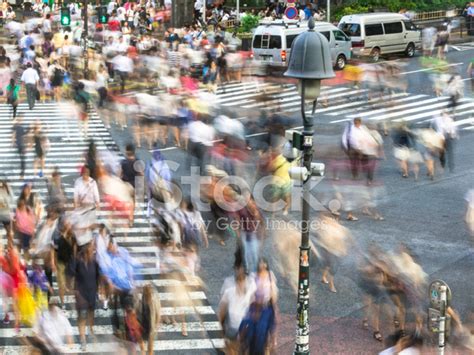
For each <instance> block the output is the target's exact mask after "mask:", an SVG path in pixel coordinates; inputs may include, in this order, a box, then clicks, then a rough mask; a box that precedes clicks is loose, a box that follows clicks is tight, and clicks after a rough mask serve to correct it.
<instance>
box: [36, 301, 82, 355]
mask: <svg viewBox="0 0 474 355" xmlns="http://www.w3.org/2000/svg"><path fill="white" fill-rule="evenodd" d="M34 330H35V335H36V338H37V339H35V340H36V341H35V342H34V343H33V345H36V346H37V345H41V347H40V349H42V350H43V351H44V352H46V353H50V354H60V353H63V352H64V351H65V350H67V349H66V345H68V346H69V347H72V345H73V340H74V339H73V329H72V326H71V323H70V322H69V320H68V319H67V317H66V315H65V314H64V313H63V312H61V311H60V310H59V308H58V306H57V303H56V301H55V300H54V299H51V300H50V302H49V305H48V309H47V310H46V311H45V312H42V314H41V316H40V317H39V319H38V322H37V323H36V324H35V326H34ZM37 342H39V343H40V344H38V343H37Z"/></svg>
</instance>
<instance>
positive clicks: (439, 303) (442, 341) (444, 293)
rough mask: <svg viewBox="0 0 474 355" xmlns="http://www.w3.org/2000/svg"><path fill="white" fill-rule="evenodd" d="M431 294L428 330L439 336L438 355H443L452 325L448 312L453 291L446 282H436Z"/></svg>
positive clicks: (432, 285) (431, 285)
mask: <svg viewBox="0 0 474 355" xmlns="http://www.w3.org/2000/svg"><path fill="white" fill-rule="evenodd" d="M429 292H430V308H428V329H429V330H430V331H431V332H432V333H434V334H438V354H439V355H443V354H444V350H445V347H446V339H447V338H448V336H447V335H448V334H449V330H450V325H451V317H450V316H449V314H448V311H447V310H448V307H449V306H450V304H451V289H450V288H449V286H448V284H447V283H446V282H444V281H442V280H435V281H433V282H432V283H431V284H430V289H429Z"/></svg>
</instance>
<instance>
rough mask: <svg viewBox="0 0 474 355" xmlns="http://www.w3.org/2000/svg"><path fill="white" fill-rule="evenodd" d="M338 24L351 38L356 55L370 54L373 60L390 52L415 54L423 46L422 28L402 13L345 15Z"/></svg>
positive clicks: (408, 55)
mask: <svg viewBox="0 0 474 355" xmlns="http://www.w3.org/2000/svg"><path fill="white" fill-rule="evenodd" d="M338 27H339V29H341V30H342V31H344V33H345V34H346V35H347V36H349V37H350V38H351V41H352V50H353V53H354V55H356V56H370V57H372V59H373V60H374V61H378V60H379V59H380V56H382V55H384V54H389V53H404V54H405V55H406V56H407V57H413V56H414V55H415V52H416V49H418V48H420V47H421V31H420V30H419V29H418V28H417V27H416V26H415V25H414V24H413V22H411V21H410V20H409V19H408V18H406V17H405V16H403V15H401V14H393V13H370V14H356V15H348V16H343V17H342V18H341V20H340V21H339V26H338Z"/></svg>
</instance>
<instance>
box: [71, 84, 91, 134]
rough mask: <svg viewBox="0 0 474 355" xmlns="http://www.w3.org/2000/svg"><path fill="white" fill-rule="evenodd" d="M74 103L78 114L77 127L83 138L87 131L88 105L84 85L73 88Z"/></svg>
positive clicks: (87, 96)
mask: <svg viewBox="0 0 474 355" xmlns="http://www.w3.org/2000/svg"><path fill="white" fill-rule="evenodd" d="M73 98H74V102H75V103H76V109H77V112H78V116H79V117H78V119H79V126H80V129H81V132H82V134H83V136H84V137H85V138H87V133H88V129H89V115H88V104H89V101H90V95H89V93H87V92H86V91H85V86H84V83H82V82H79V83H78V84H77V85H76V87H75V88H74V97H73Z"/></svg>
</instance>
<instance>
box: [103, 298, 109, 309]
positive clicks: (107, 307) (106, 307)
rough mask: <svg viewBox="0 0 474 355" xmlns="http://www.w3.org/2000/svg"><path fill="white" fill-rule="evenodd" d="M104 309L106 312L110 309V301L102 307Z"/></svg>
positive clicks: (105, 302)
mask: <svg viewBox="0 0 474 355" xmlns="http://www.w3.org/2000/svg"><path fill="white" fill-rule="evenodd" d="M102 309H103V310H104V311H106V310H108V309H109V301H107V300H105V301H104V304H103V306H102Z"/></svg>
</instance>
